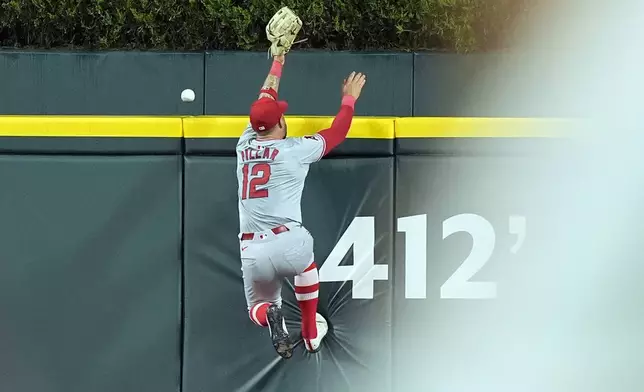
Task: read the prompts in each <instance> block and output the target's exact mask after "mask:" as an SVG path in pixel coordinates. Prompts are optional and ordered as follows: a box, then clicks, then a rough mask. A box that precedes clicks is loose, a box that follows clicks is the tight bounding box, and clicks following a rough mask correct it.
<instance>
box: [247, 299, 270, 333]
mask: <svg viewBox="0 0 644 392" xmlns="http://www.w3.org/2000/svg"><path fill="white" fill-rule="evenodd" d="M269 306H271V304H270V303H268V302H260V303H258V304H255V305H253V306H251V307H250V310H249V311H248V317H250V319H251V320H252V322H254V323H255V324H257V325H259V326H260V327H266V326H268V319H267V318H266V311H267V310H268V307H269Z"/></svg>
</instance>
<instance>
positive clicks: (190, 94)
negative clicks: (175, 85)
mask: <svg viewBox="0 0 644 392" xmlns="http://www.w3.org/2000/svg"><path fill="white" fill-rule="evenodd" d="M181 100H182V101H183V102H192V101H194V100H195V92H194V91H192V90H191V89H189V88H187V89H185V90H183V91H182V92H181Z"/></svg>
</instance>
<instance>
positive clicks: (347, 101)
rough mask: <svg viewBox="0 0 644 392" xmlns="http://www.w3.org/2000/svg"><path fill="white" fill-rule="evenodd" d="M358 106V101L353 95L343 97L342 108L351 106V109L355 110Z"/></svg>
mask: <svg viewBox="0 0 644 392" xmlns="http://www.w3.org/2000/svg"><path fill="white" fill-rule="evenodd" d="M355 104H356V99H355V98H354V97H353V96H352V95H345V96H344V97H342V104H341V105H342V106H349V107H350V108H351V109H354V107H355Z"/></svg>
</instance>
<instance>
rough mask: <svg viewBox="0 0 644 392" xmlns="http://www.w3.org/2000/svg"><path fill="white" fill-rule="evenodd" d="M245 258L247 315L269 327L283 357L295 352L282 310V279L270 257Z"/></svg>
mask: <svg viewBox="0 0 644 392" xmlns="http://www.w3.org/2000/svg"><path fill="white" fill-rule="evenodd" d="M245 256H246V257H244V258H242V275H243V280H244V293H245V295H246V303H247V306H248V316H249V317H250V319H251V321H252V322H253V323H255V324H256V325H258V326H260V327H268V329H269V333H270V336H271V341H272V343H273V347H274V348H275V351H277V353H278V354H279V355H280V356H282V357H283V358H290V357H291V356H292V355H293V343H292V341H291V339H290V337H289V334H288V330H287V329H286V321H285V319H284V315H283V313H282V309H281V306H282V282H281V280H280V279H279V278H278V277H276V276H275V271H274V270H273V268H272V264H271V263H270V261H269V260H268V258H263V257H262V258H263V260H257V259H255V258H251V257H248V256H247V255H245Z"/></svg>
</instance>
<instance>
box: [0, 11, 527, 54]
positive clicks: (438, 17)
mask: <svg viewBox="0 0 644 392" xmlns="http://www.w3.org/2000/svg"><path fill="white" fill-rule="evenodd" d="M524 1H525V0H283V1H278V0H0V46H9V47H21V48H64V49H73V48H77V49H141V50H204V49H214V50H264V49H266V48H267V41H266V38H265V33H264V26H265V24H266V22H267V21H268V20H269V18H270V17H271V16H272V15H273V13H274V12H275V11H276V10H277V9H279V8H280V7H281V6H283V5H287V6H289V7H291V8H292V9H293V10H294V11H295V12H297V13H298V15H299V16H300V17H301V19H302V21H303V22H304V28H303V30H302V32H301V33H300V36H301V38H308V41H307V42H306V43H304V44H301V45H299V46H298V48H316V49H330V50H382V49H389V50H392V49H393V50H422V49H432V50H450V51H474V50H485V49H493V48H495V47H496V46H497V44H498V41H499V38H500V37H502V36H503V34H504V33H505V32H506V31H507V29H508V27H509V26H511V22H512V20H513V19H514V17H515V16H516V15H517V13H518V12H519V11H521V9H522V8H523V3H524Z"/></svg>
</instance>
